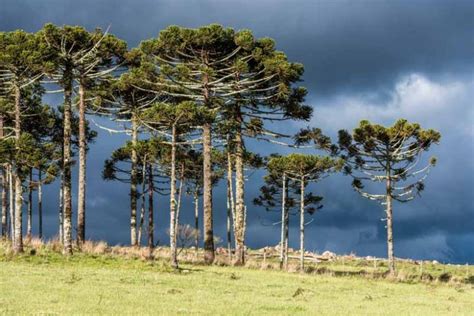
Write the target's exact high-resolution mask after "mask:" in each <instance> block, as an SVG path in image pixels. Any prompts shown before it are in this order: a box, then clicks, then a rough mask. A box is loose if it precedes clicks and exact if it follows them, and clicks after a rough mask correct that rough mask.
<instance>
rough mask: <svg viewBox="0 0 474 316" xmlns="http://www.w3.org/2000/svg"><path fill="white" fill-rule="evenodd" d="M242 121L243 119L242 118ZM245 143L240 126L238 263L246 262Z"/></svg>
mask: <svg viewBox="0 0 474 316" xmlns="http://www.w3.org/2000/svg"><path fill="white" fill-rule="evenodd" d="M240 121H241V120H240ZM243 155H244V144H243V139H242V132H241V130H240V124H239V128H238V130H237V132H236V134H235V180H236V184H235V227H234V238H235V240H236V249H235V257H236V258H235V262H234V264H236V265H243V264H245V205H244V181H245V179H244V161H243V160H244V157H243Z"/></svg>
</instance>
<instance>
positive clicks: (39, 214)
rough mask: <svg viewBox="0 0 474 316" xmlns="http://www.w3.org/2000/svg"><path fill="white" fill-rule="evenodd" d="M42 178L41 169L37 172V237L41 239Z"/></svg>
mask: <svg viewBox="0 0 474 316" xmlns="http://www.w3.org/2000/svg"><path fill="white" fill-rule="evenodd" d="M42 181H43V177H42V172H41V169H39V170H38V236H39V238H40V239H42V238H43V182H42Z"/></svg>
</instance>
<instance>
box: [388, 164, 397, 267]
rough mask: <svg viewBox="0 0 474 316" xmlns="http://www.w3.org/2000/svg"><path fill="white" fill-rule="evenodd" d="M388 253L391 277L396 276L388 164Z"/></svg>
mask: <svg viewBox="0 0 474 316" xmlns="http://www.w3.org/2000/svg"><path fill="white" fill-rule="evenodd" d="M387 176H388V179H387V187H386V190H387V191H386V192H387V210H386V213H387V252H388V267H389V271H390V274H391V275H394V274H395V258H394V256H393V230H392V223H393V221H392V183H391V177H390V165H389V164H388V171H387Z"/></svg>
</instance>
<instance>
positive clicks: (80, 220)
mask: <svg viewBox="0 0 474 316" xmlns="http://www.w3.org/2000/svg"><path fill="white" fill-rule="evenodd" d="M84 93H85V92H84V83H83V82H82V79H81V80H80V82H79V177H78V178H79V179H78V182H79V183H78V192H77V245H78V246H79V247H81V246H82V244H83V243H84V241H85V238H86V159H87V157H86V149H87V148H86V147H87V139H86V104H85V99H84Z"/></svg>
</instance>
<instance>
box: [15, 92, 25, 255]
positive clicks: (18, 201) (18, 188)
mask: <svg viewBox="0 0 474 316" xmlns="http://www.w3.org/2000/svg"><path fill="white" fill-rule="evenodd" d="M20 137H21V109H20V88H19V87H15V150H16V152H17V153H20ZM13 170H14V174H13V178H14V181H15V235H14V236H15V237H14V242H13V252H14V253H16V254H18V253H21V252H23V218H22V216H23V214H22V206H23V205H22V204H23V187H22V185H21V183H22V181H21V177H20V166H19V164H18V161H15V167H14V168H13Z"/></svg>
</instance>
